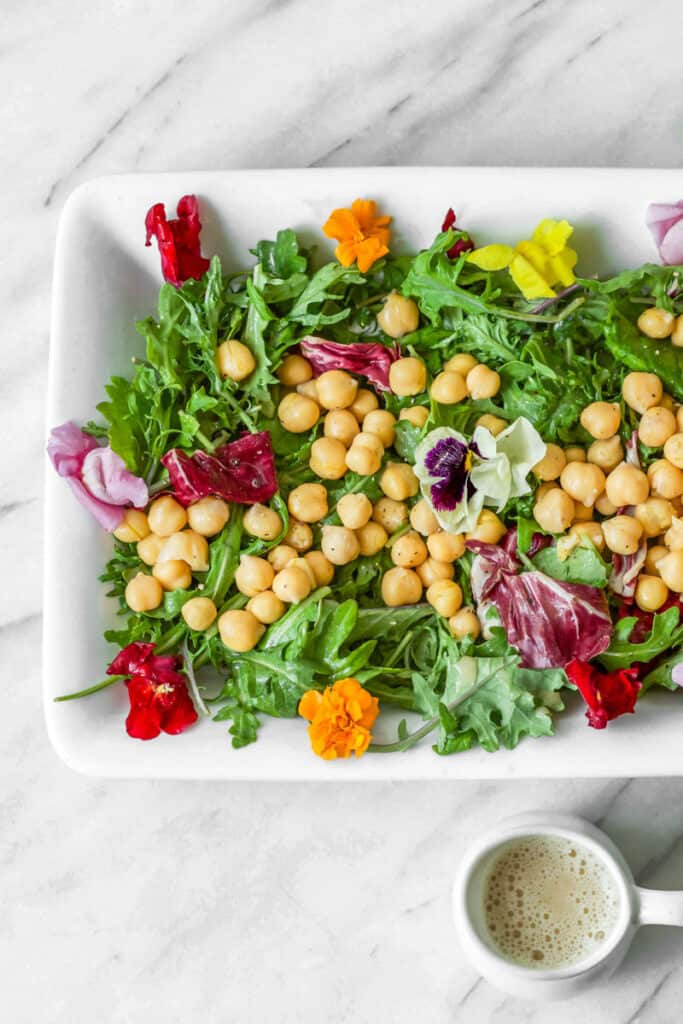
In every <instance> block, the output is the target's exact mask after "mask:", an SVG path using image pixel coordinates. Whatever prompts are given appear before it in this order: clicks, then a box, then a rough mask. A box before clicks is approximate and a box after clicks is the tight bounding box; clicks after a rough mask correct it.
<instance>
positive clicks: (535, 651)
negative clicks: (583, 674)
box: [467, 538, 612, 668]
mask: <svg viewBox="0 0 683 1024" xmlns="http://www.w3.org/2000/svg"><path fill="white" fill-rule="evenodd" d="M506 541H507V538H506ZM515 546H516V540H515ZM467 547H468V548H469V549H470V550H471V551H474V552H475V553H476V555H477V557H476V558H475V560H474V562H473V564H472V576H471V584H472V593H473V595H474V598H475V600H476V602H477V604H478V606H479V613H480V614H483V613H485V610H486V607H487V606H488V605H491V604H493V605H494V606H495V608H496V609H497V611H498V614H499V615H500V618H501V621H502V623H503V626H504V627H505V632H506V634H507V638H508V641H509V643H511V644H512V645H513V646H514V647H516V648H517V649H518V650H519V652H520V654H521V656H522V662H521V664H522V666H523V667H524V668H562V667H563V666H564V665H566V664H567V662H568V661H571V660H572V659H575V658H578V659H580V660H582V661H589V660H590V659H591V658H594V657H595V656H596V655H598V654H601V653H602V652H603V651H604V650H606V649H607V647H608V646H609V642H610V638H611V635H612V620H611V619H610V615H609V609H608V607H607V601H606V599H605V596H604V594H603V593H602V591H600V590H598V589H597V588H596V587H589V586H586V585H585V584H579V583H563V582H560V581H559V580H554V579H552V578H551V577H550V576H546V575H545V573H542V572H538V571H537V570H534V571H532V572H521V573H520V572H519V568H520V566H519V563H518V562H517V560H516V559H515V558H514V556H513V554H512V553H511V551H510V550H506V548H508V547H509V548H512V544H511V543H509V544H506V546H505V547H502V546H499V545H496V544H484V543H482V542H480V541H469V542H468V544H467Z"/></svg>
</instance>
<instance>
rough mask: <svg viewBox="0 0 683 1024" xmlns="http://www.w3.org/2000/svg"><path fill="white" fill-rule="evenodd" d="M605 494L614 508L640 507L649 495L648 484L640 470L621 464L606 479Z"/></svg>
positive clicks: (626, 463) (628, 463)
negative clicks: (623, 506)
mask: <svg viewBox="0 0 683 1024" xmlns="http://www.w3.org/2000/svg"><path fill="white" fill-rule="evenodd" d="M605 492H606V494H607V497H608V498H609V500H610V501H611V503H612V504H613V505H614V507H615V508H621V507H622V505H642V503H643V502H644V501H645V500H646V499H647V496H648V494H649V493H650V483H649V481H648V478H647V476H646V475H645V473H643V471H642V469H638V467H637V466H632V465H631V464H630V462H622V463H620V464H619V465H618V466H617V468H616V469H613V470H612V472H611V473H610V474H609V476H608V477H607V480H606V481H605Z"/></svg>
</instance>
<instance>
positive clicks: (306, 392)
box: [296, 378, 320, 408]
mask: <svg viewBox="0 0 683 1024" xmlns="http://www.w3.org/2000/svg"><path fill="white" fill-rule="evenodd" d="M296 393H297V394H298V395H302V396H303V397H304V398H310V399H311V401H312V402H315V404H316V405H317V406H318V408H320V403H319V402H318V382H317V380H315V378H313V380H305V381H303V383H302V384H297V386H296Z"/></svg>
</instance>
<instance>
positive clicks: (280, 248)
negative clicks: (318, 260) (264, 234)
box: [251, 228, 308, 281]
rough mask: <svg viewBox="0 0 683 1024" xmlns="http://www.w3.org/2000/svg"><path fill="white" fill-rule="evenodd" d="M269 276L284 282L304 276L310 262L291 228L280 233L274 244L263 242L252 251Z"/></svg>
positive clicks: (257, 244)
mask: <svg viewBox="0 0 683 1024" xmlns="http://www.w3.org/2000/svg"><path fill="white" fill-rule="evenodd" d="M251 251H252V252H253V253H254V255H255V256H256V258H257V260H258V261H259V263H260V264H261V266H262V267H263V269H264V270H265V272H266V273H267V274H270V275H271V276H272V277H279V278H281V279H282V280H283V281H286V280H287V279H288V278H290V277H292V276H293V275H294V274H304V273H305V272H306V269H307V267H308V260H307V259H306V256H305V255H304V254H303V253H302V252H301V250H300V248H299V239H298V238H297V237H296V234H295V232H294V231H292V229H291V228H285V230H284V231H278V233H277V235H276V236H275V241H274V242H268V241H261V242H257V243H256V248H255V249H252V250H251Z"/></svg>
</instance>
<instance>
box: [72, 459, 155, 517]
mask: <svg viewBox="0 0 683 1024" xmlns="http://www.w3.org/2000/svg"><path fill="white" fill-rule="evenodd" d="M81 477H82V480H83V483H84V484H85V486H86V487H87V488H88V490H89V491H90V493H91V494H92V496H93V497H94V498H98V499H99V500H100V501H104V502H107V503H108V504H110V505H134V506H135V508H144V507H145V505H146V504H147V500H148V493H147V485H146V483H145V481H144V480H141V479H140V477H139V476H134V475H133V474H132V473H131V472H129V470H127V469H126V464H125V462H124V461H123V459H122V458H121V456H120V455H117V454H116V452H114V451H112V450H111V448H109V447H107V448H95V449H93V451H91V452H88V454H87V455H86V457H85V459H84V460H83V468H82V470H81Z"/></svg>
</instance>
